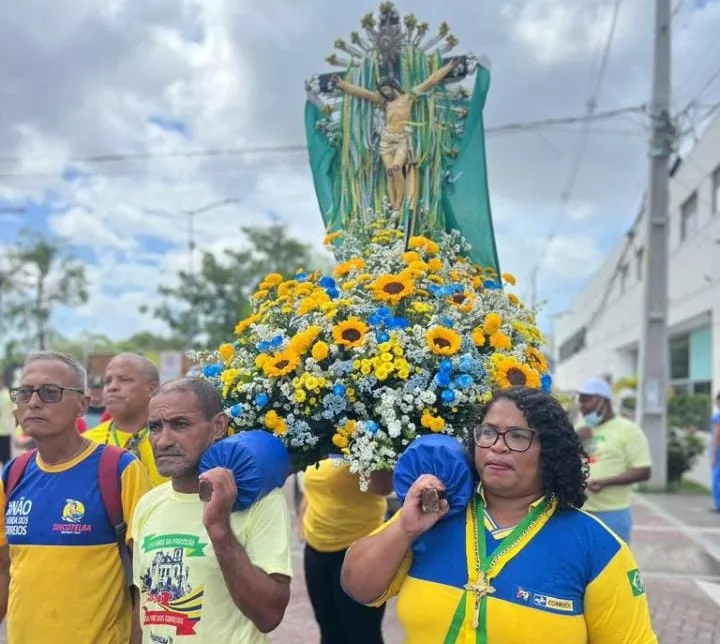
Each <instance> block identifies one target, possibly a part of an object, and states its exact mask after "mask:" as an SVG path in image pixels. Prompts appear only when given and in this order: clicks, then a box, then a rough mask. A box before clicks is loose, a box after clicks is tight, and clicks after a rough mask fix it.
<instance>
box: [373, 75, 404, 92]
mask: <svg viewBox="0 0 720 644" xmlns="http://www.w3.org/2000/svg"><path fill="white" fill-rule="evenodd" d="M383 87H390V88H392V89H394V90H397V91H398V92H402V87H400V83H399V82H398V80H397V78H394V77H392V76H383V78H381V79H380V80H379V81H378V84H377V88H378V89H382V88H383Z"/></svg>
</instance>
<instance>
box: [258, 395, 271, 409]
mask: <svg viewBox="0 0 720 644" xmlns="http://www.w3.org/2000/svg"><path fill="white" fill-rule="evenodd" d="M269 400H270V397H269V396H268V395H267V394H266V393H265V392H261V393H259V394H258V395H257V396H255V404H256V405H257V406H258V407H259V408H260V409H262V408H263V407H264V406H265V405H267V404H268V401H269Z"/></svg>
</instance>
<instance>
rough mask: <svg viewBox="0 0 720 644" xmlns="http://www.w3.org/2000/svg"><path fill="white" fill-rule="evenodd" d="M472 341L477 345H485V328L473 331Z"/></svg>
mask: <svg viewBox="0 0 720 644" xmlns="http://www.w3.org/2000/svg"><path fill="white" fill-rule="evenodd" d="M471 337H472V341H473V342H474V343H475V346H476V347H482V346H484V345H485V342H486V340H485V334H484V333H483V330H482V329H481V328H477V329H475V330H474V331H473V332H472V336H471Z"/></svg>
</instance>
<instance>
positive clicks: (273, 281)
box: [263, 273, 283, 286]
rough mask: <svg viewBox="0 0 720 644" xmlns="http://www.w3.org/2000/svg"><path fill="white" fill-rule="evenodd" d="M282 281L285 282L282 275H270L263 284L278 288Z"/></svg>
mask: <svg viewBox="0 0 720 644" xmlns="http://www.w3.org/2000/svg"><path fill="white" fill-rule="evenodd" d="M282 281H283V276H282V275H280V273H270V275H266V276H265V279H264V280H263V283H264V284H268V285H270V286H277V285H278V284H280V282H282Z"/></svg>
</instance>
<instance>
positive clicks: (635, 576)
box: [627, 568, 645, 597]
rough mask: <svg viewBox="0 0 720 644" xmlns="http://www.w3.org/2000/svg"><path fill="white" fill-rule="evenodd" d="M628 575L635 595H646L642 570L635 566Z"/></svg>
mask: <svg viewBox="0 0 720 644" xmlns="http://www.w3.org/2000/svg"><path fill="white" fill-rule="evenodd" d="M627 577H628V581H629V582H630V590H632V594H633V597H640V595H644V594H645V586H644V585H643V582H642V579H641V578H640V571H639V570H638V569H637V568H635V570H631V571H629V572H628V574H627Z"/></svg>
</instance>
